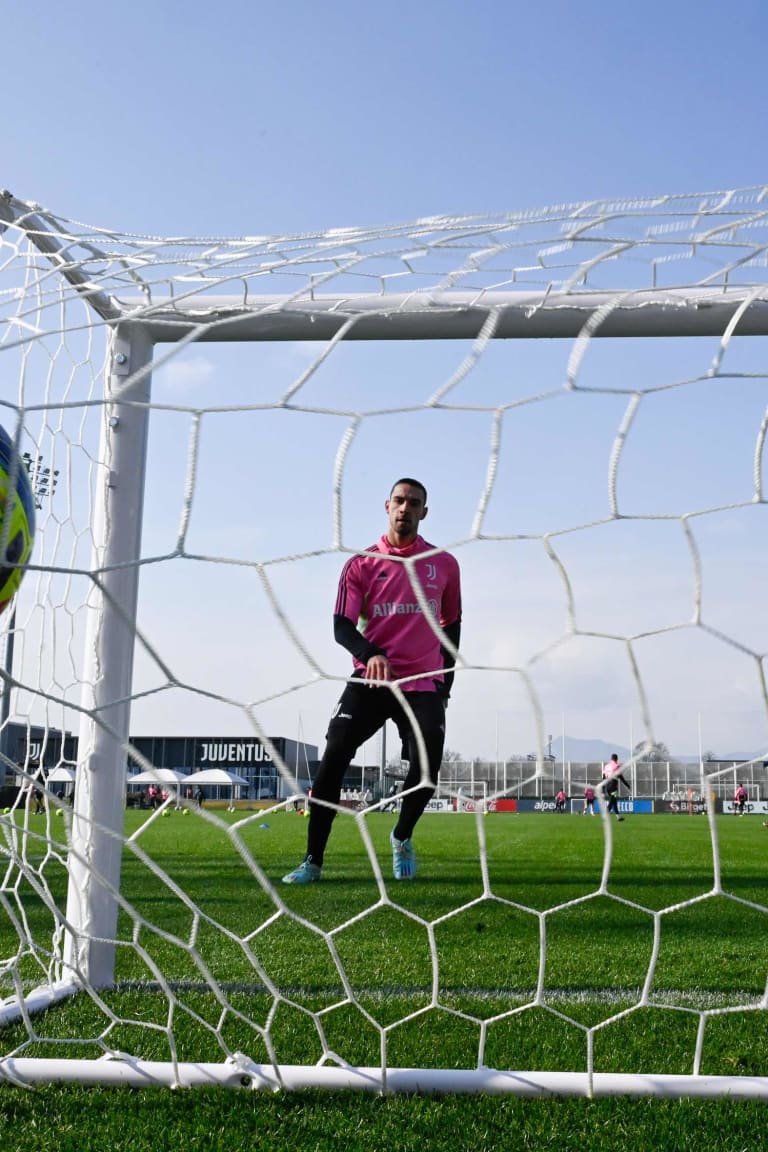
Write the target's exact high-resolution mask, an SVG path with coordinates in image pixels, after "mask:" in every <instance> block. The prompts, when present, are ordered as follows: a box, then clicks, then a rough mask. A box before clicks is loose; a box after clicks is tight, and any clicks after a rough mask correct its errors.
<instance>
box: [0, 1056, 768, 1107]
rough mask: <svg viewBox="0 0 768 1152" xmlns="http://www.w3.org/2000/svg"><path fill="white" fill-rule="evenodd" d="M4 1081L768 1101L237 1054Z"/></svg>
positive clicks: (733, 1083) (750, 1094) (726, 1081)
mask: <svg viewBox="0 0 768 1152" xmlns="http://www.w3.org/2000/svg"><path fill="white" fill-rule="evenodd" d="M0 1080H7V1081H9V1082H12V1083H17V1084H28V1085H33V1084H50V1083H67V1084H83V1085H89V1084H90V1085H100V1086H112V1087H125V1088H164V1087H170V1088H209V1087H218V1088H230V1089H235V1088H240V1089H243V1088H245V1089H251V1090H254V1091H271V1092H279V1091H283V1092H301V1091H309V1090H312V1089H322V1090H328V1091H337V1092H338V1091H355V1092H369V1093H371V1092H372V1093H375V1094H377V1095H409V1094H410V1095H413V1094H417V1095H449V1094H451V1095H490V1096H518V1097H552V1096H579V1097H590V1098H591V1097H599V1096H633V1097H656V1098H661V1099H682V1098H684V1097H695V1098H699V1099H720V1098H724V1097H727V1098H729V1099H732V1100H768V1077H761V1076H652V1075H647V1076H644V1075H628V1074H619V1073H615V1074H614V1073H608V1072H600V1073H594V1074H593V1075H591V1076H590V1074H589V1073H586V1072H501V1071H496V1070H494V1069H491V1068H477V1069H473V1070H461V1069H449V1068H390V1069H386V1070H382V1069H381V1068H373V1067H371V1068H339V1067H332V1066H328V1065H322V1066H320V1065H318V1066H305V1065H300V1064H291V1065H282V1066H273V1065H271V1064H252V1063H251V1062H250V1061H249V1060H247V1059H246V1058H235V1059H233V1060H231V1061H227V1062H226V1063H223V1064H203V1063H201V1064H174V1063H171V1062H161V1061H155V1062H153V1061H138V1060H136V1061H134V1060H131V1061H123V1060H120V1059H106V1058H105V1059H102V1060H55V1059H50V1060H37V1059H25V1058H23V1057H21V1058H9V1059H6V1060H2V1061H0Z"/></svg>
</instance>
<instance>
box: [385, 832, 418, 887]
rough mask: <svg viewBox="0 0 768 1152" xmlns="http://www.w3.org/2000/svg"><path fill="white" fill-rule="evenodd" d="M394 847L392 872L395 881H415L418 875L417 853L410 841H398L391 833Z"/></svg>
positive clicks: (390, 840)
mask: <svg viewBox="0 0 768 1152" xmlns="http://www.w3.org/2000/svg"><path fill="white" fill-rule="evenodd" d="M389 842H390V844H391V845H392V872H393V875H394V877H395V880H413V878H414V876H415V875H416V853H415V852H414V850H413V844H412V843H411V841H410V840H398V839H397V838H396V837H395V834H394V832H390V835H389Z"/></svg>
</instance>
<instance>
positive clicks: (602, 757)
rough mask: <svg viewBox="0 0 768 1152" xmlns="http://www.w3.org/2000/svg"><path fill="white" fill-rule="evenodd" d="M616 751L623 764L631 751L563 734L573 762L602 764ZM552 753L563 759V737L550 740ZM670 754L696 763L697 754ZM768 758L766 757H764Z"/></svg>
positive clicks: (726, 758) (724, 759) (737, 756)
mask: <svg viewBox="0 0 768 1152" xmlns="http://www.w3.org/2000/svg"><path fill="white" fill-rule="evenodd" d="M614 752H616V753H617V754H618V757H619V760H620V761H621V763H622V764H623V763H624V762H625V761H626V760H629V759H630V756H631V751H630V749H629V748H627V747H624V746H623V745H621V744H608V743H606V741H605V740H580V739H579V738H578V737H576V736H569V735H568V734H567V733H566V736H565V758H566V760H570V761H571V762H572V763H574V764H592V763H597V762H598V761H599V762H600V763H601V764H604V763H605V761H606V760H609V759H610V757H611V755H612V754H613V753H614ZM552 755H553V756H554V758H555V760H560V761H562V759H563V738H562V736H559V737H558V738H557V740H553V741H552ZM670 756H671V758H672V759H673V760H675V761H677V762H678V763H680V764H698V762H699V754H698V752H695V753H686V754H680V753H677V752H672V751H670ZM763 757H764V753H763V752H762V751H761V752H752V753H747V752H730V751H729V752H728V753H727V754H722V755H718V761H719V763H721V764H729V763H730V762H731V761H736V762H739V761H742V760H751V759H757V760H758V761H759V762H760V761H761V760H762V759H763ZM766 758H768V757H766Z"/></svg>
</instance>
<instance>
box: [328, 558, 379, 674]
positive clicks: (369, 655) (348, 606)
mask: <svg viewBox="0 0 768 1152" xmlns="http://www.w3.org/2000/svg"><path fill="white" fill-rule="evenodd" d="M358 559H359V558H358V557H357V556H353V557H352V559H351V560H348V561H347V563H346V564H345V565H344V568H343V570H342V573H341V577H340V578H339V590H338V593H337V595H336V606H335V609H334V613H333V637H334V639H335V641H336V643H337V644H340V645H341V647H342V648H345V649H346V650H347V652H349V653H350V655H351V656H353V657H354V658H355V660H356V661H357V662H358V663H359V664H364V665H365V669H366V671H365V675H366V678H367V679H369V680H391V679H392V669H391V667H390V665H389V660H388V659H387V654H386V652H385V651H384V649H383V648H380V647H378V645H376V644H372V643H371V641H370V640H368V639H367V638H366V636H365V635H364V634H363V633H362V632H361V631H360V629H359V628H358V626H357V621H358V620H359V619H360V617H361V615H362V614H363V612H364V609H365V592H364V589H363V587H362V582H361V566H360V564H359V563H356V561H357V560H358Z"/></svg>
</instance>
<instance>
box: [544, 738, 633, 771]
mask: <svg viewBox="0 0 768 1152" xmlns="http://www.w3.org/2000/svg"><path fill="white" fill-rule="evenodd" d="M614 752H616V753H617V755H618V757H619V760H620V761H621V762H622V763H623V762H624V761H625V760H628V759H629V757H630V750H629V748H624V747H622V745H621V744H607V743H606V741H605V740H580V739H578V737H576V736H568V735H567V734H566V737H565V759H566V760H571V761H573V762H574V763H576V764H592V763H598V762H599V763H600V764H604V763H605V761H606V760H610V758H611V756H612V754H613V753H614ZM552 755H553V756H554V757H555V759H556V760H562V759H563V738H562V736H559V737H558V738H557V740H553V741H552Z"/></svg>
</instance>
